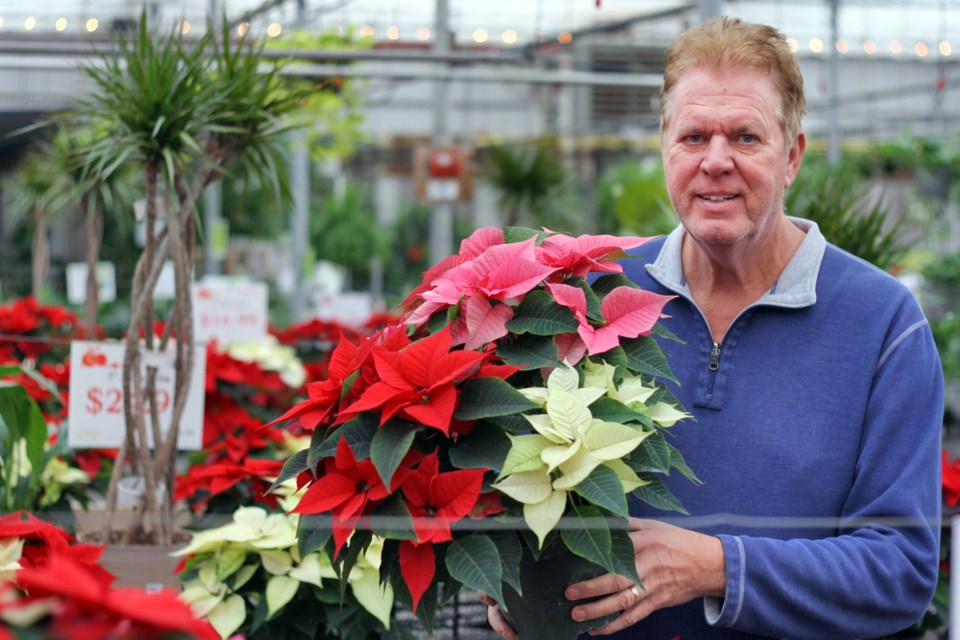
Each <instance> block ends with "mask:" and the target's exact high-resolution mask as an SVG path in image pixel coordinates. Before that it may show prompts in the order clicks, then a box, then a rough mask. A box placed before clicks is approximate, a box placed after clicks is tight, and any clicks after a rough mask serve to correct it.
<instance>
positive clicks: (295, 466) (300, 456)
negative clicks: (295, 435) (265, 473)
mask: <svg viewBox="0 0 960 640" xmlns="http://www.w3.org/2000/svg"><path fill="white" fill-rule="evenodd" d="M309 453H310V450H309V449H301V450H300V451H297V452H296V453H295V454H293V455H292V456H290V457H289V458H287V459H286V461H285V462H284V463H283V469H281V470H280V475H278V476H277V479H276V480H275V481H274V483H273V484H272V485H270V488H269V489H267V493H270V492H272V491H273V490H274V489H276V488H277V487H279V486H280V485H281V484H283V483H284V482H286V481H287V480H289V479H290V478H295V477H296V476H298V475H300V474H301V473H303V472H304V471H306V470H307V469H309V468H310V465H309V463H308V462H307V456H308V455H309Z"/></svg>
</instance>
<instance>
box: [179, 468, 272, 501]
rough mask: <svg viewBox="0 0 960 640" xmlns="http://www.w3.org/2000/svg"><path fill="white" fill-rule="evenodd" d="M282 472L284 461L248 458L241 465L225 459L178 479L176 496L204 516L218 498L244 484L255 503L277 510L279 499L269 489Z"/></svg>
mask: <svg viewBox="0 0 960 640" xmlns="http://www.w3.org/2000/svg"><path fill="white" fill-rule="evenodd" d="M282 469H283V460H268V459H259V458H245V459H244V460H243V461H241V462H239V463H238V462H234V461H233V460H221V461H219V462H213V463H209V464H200V465H195V466H193V467H191V468H190V470H189V471H188V472H187V473H185V474H184V475H182V476H180V477H178V478H177V482H176V484H175V485H174V492H173V497H174V499H175V500H186V501H187V502H188V503H189V504H190V506H191V507H192V508H193V510H194V511H195V512H197V513H201V512H203V511H204V509H206V507H207V503H208V502H210V500H211V499H212V498H213V497H214V496H217V495H219V494H221V493H223V492H225V491H227V490H228V489H230V488H232V487H234V486H236V485H237V484H239V483H240V482H241V481H242V482H245V483H246V484H247V486H249V487H250V490H251V492H252V494H253V496H252V498H253V501H254V502H255V503H261V504H264V505H265V506H267V507H269V508H271V509H273V508H275V507H276V506H277V505H278V499H277V496H275V495H274V494H271V493H267V489H269V488H270V485H271V484H272V483H273V480H274V478H276V477H277V476H278V475H280V471H281V470H282Z"/></svg>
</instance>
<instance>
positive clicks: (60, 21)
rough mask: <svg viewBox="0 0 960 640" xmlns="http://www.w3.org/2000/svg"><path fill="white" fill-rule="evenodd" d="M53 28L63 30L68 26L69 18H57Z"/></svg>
mask: <svg viewBox="0 0 960 640" xmlns="http://www.w3.org/2000/svg"><path fill="white" fill-rule="evenodd" d="M53 28H54V29H56V30H57V31H63V30H64V29H66V28H67V19H66V18H57V21H56V22H55V23H54V25H53Z"/></svg>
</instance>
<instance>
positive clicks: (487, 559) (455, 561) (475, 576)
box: [445, 533, 503, 603]
mask: <svg viewBox="0 0 960 640" xmlns="http://www.w3.org/2000/svg"><path fill="white" fill-rule="evenodd" d="M445 561H446V565H447V570H448V571H449V572H450V575H451V576H453V577H454V578H456V579H457V580H459V581H460V582H461V583H462V584H463V585H465V586H467V587H470V588H472V589H476V590H477V591H482V592H484V593H486V594H488V595H489V596H491V597H492V598H494V599H495V600H496V601H497V602H501V603H502V602H503V586H502V585H503V569H502V565H501V560H500V553H499V552H498V551H497V545H495V544H494V543H493V540H491V539H490V537H489V536H486V535H483V534H480V533H474V534H471V535H468V536H464V537H462V538H458V539H456V540H454V541H453V542H451V543H450V546H449V547H447V557H446V559H445Z"/></svg>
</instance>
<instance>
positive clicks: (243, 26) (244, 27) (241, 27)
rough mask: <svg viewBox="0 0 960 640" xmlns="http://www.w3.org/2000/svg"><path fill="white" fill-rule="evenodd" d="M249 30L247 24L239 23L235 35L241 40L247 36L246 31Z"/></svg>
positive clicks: (248, 24)
mask: <svg viewBox="0 0 960 640" xmlns="http://www.w3.org/2000/svg"><path fill="white" fill-rule="evenodd" d="M249 30H250V23H249V22H241V23H240V24H238V25H237V35H238V36H240V37H241V38H242V37H243V36H245V35H247V31H249Z"/></svg>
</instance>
